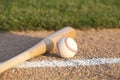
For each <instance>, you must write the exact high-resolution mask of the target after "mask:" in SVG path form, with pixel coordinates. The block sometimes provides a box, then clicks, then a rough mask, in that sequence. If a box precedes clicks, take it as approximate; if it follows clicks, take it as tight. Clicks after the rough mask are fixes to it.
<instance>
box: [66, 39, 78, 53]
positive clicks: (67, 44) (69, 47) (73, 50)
mask: <svg viewBox="0 0 120 80" xmlns="http://www.w3.org/2000/svg"><path fill="white" fill-rule="evenodd" d="M67 39H68V38H65V45H66V47H67V48H68V49H69V50H70V51H72V52H75V53H77V51H76V50H74V49H72V48H71V47H69V46H68V43H67Z"/></svg>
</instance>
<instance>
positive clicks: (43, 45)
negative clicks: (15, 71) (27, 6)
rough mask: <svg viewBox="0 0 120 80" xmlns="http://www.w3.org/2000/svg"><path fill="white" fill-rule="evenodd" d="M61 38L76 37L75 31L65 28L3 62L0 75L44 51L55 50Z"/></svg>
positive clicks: (0, 65) (0, 66)
mask: <svg viewBox="0 0 120 80" xmlns="http://www.w3.org/2000/svg"><path fill="white" fill-rule="evenodd" d="M62 37H71V38H75V37H76V31H75V30H74V29H73V28H72V27H65V28H63V29H61V30H59V31H57V32H55V33H53V34H51V35H49V36H48V37H46V38H44V39H43V40H41V41H40V42H39V43H37V44H36V45H35V46H33V47H32V48H30V49H28V50H26V51H24V52H22V53H20V54H19V55H17V56H15V57H13V58H11V59H9V60H7V61H5V62H3V63H1V64H0V73H2V72H4V71H5V70H7V69H9V68H11V67H13V66H16V65H17V64H20V63H22V62H24V61H26V60H28V59H30V58H33V57H35V56H38V55H40V54H44V53H45V52H46V51H50V50H53V49H55V47H56V42H57V41H58V40H59V39H61V38H62Z"/></svg>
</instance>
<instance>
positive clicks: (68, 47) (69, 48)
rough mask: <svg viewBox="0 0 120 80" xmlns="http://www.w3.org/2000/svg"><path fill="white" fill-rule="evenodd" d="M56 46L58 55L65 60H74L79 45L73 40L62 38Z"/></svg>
mask: <svg viewBox="0 0 120 80" xmlns="http://www.w3.org/2000/svg"><path fill="white" fill-rule="evenodd" d="M56 46H57V48H56V49H57V55H58V56H60V57H63V58H72V57H74V56H75V54H76V53H77V43H76V42H75V40H74V39H72V38H62V39H60V40H59V41H58V42H57V44H56Z"/></svg>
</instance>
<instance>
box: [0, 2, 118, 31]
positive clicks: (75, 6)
mask: <svg viewBox="0 0 120 80" xmlns="http://www.w3.org/2000/svg"><path fill="white" fill-rule="evenodd" d="M65 26H72V27H74V28H78V29H89V28H95V29H98V28H120V1H119V0H0V30H42V29H47V30H52V29H54V30H56V29H60V28H62V27H65Z"/></svg>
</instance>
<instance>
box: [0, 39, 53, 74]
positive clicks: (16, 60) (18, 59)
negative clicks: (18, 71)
mask: <svg viewBox="0 0 120 80" xmlns="http://www.w3.org/2000/svg"><path fill="white" fill-rule="evenodd" d="M48 45H49V44H48ZM51 49H52V48H51ZM45 52H46V43H45V40H42V41H41V42H39V43H38V44H37V45H35V46H33V47H32V48H31V49H28V50H26V51H24V52H23V53H20V54H19V55H17V56H15V57H13V58H11V59H9V60H7V61H5V62H3V63H1V64H0V73H2V72H4V71H5V70H7V69H9V68H11V67H13V66H15V65H17V64H20V63H22V62H24V61H26V60H28V59H30V58H33V57H35V56H37V55H40V54H43V53H45Z"/></svg>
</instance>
